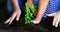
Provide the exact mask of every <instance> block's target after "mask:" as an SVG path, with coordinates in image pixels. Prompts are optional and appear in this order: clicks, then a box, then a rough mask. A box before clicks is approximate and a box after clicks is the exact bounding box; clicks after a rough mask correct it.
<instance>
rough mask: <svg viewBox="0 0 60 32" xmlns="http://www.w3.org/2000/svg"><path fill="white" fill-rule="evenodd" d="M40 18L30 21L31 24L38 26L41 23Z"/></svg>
mask: <svg viewBox="0 0 60 32" xmlns="http://www.w3.org/2000/svg"><path fill="white" fill-rule="evenodd" d="M41 19H42V17H39V18H35V19H34V20H32V21H31V22H32V23H34V24H39V23H40V22H41Z"/></svg>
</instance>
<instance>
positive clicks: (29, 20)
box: [25, 3, 35, 24]
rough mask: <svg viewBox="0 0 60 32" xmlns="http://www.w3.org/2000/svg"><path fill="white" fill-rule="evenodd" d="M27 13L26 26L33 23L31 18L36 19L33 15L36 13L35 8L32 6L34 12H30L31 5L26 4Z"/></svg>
mask: <svg viewBox="0 0 60 32" xmlns="http://www.w3.org/2000/svg"><path fill="white" fill-rule="evenodd" d="M25 7H26V8H25V12H26V14H25V24H28V23H31V20H32V19H31V18H34V16H33V13H34V11H35V7H34V5H33V4H32V10H31V11H30V9H29V5H28V4H27V3H26V4H25Z"/></svg>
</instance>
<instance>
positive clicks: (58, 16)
mask: <svg viewBox="0 0 60 32" xmlns="http://www.w3.org/2000/svg"><path fill="white" fill-rule="evenodd" d="M46 15H47V16H50V17H52V16H53V17H54V19H53V24H52V25H53V26H55V27H58V24H59V22H60V10H59V11H58V12H56V13H52V14H46Z"/></svg>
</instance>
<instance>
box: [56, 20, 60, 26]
mask: <svg viewBox="0 0 60 32" xmlns="http://www.w3.org/2000/svg"><path fill="white" fill-rule="evenodd" d="M59 21H60V20H59V19H57V21H56V22H55V27H58V24H59Z"/></svg>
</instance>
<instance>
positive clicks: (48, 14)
mask: <svg viewBox="0 0 60 32" xmlns="http://www.w3.org/2000/svg"><path fill="white" fill-rule="evenodd" d="M55 14H56V13H52V14H46V15H47V16H50V17H52V16H54V15H55Z"/></svg>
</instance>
